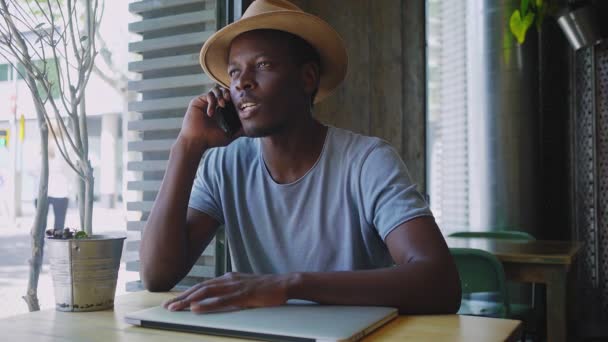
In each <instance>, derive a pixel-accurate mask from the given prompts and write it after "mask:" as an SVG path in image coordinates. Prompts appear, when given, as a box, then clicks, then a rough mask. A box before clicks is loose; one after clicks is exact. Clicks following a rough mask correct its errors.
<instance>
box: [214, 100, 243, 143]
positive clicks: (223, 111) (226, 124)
mask: <svg viewBox="0 0 608 342" xmlns="http://www.w3.org/2000/svg"><path fill="white" fill-rule="evenodd" d="M213 116H214V117H215V119H216V121H217V124H218V125H219V126H220V128H221V129H222V130H223V131H224V132H226V134H228V136H233V135H234V134H235V133H236V132H238V131H239V130H240V129H241V120H240V119H239V114H238V113H237V112H236V108H234V104H233V103H232V102H226V107H220V106H217V107H216V108H215V114H214V115H213Z"/></svg>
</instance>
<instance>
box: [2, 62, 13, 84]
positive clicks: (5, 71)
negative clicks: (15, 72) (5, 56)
mask: <svg viewBox="0 0 608 342" xmlns="http://www.w3.org/2000/svg"><path fill="white" fill-rule="evenodd" d="M10 68H11V66H10V65H9V64H0V82H3V81H8V80H10V77H9V76H10V75H9V71H10Z"/></svg>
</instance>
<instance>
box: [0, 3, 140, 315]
mask: <svg viewBox="0 0 608 342" xmlns="http://www.w3.org/2000/svg"><path fill="white" fill-rule="evenodd" d="M8 3H9V5H10V6H13V8H14V6H16V5H15V3H14V2H11V1H8ZM24 3H25V2H22V3H21V4H24ZM57 3H59V4H61V3H64V2H63V1H61V0H59V1H57ZM84 3H85V0H82V1H80V2H79V4H84ZM100 3H102V4H103V12H104V13H103V17H102V19H101V21H100V23H99V30H98V33H99V34H98V35H99V37H98V40H97V44H98V49H99V51H100V54H101V55H103V57H99V58H97V59H96V61H95V67H94V70H93V72H92V73H91V77H90V80H89V82H88V84H87V87H86V92H85V93H84V98H85V99H86V102H85V103H86V110H85V112H86V122H87V125H88V159H89V160H90V164H91V166H92V168H93V176H94V179H95V183H94V189H93V198H94V201H93V208H94V209H93V215H92V227H93V232H94V234H108V235H122V236H127V229H126V221H127V216H128V212H127V210H126V205H124V203H125V201H126V199H127V198H129V192H128V191H126V182H127V181H128V180H129V176H128V174H127V172H126V171H125V168H124V167H123V165H124V164H125V161H126V160H127V159H126V158H127V155H128V153H127V152H126V141H125V139H123V136H126V134H125V133H124V132H126V121H127V120H126V116H127V110H126V103H127V101H126V98H127V97H128V93H127V90H126V81H127V80H128V79H129V77H131V75H130V74H129V73H128V72H127V64H128V61H129V58H130V55H129V52H128V43H129V40H130V39H131V35H130V34H129V32H128V23H129V22H130V21H132V20H133V19H132V17H131V14H130V13H129V10H128V5H129V1H113V0H106V1H103V2H102V1H101V0H100ZM3 22H4V21H3ZM4 23H6V22H4ZM34 26H35V25H34ZM0 28H1V29H5V27H1V26H0ZM19 30H23V31H22V33H24V36H26V37H27V36H28V35H30V36H33V34H34V32H33V30H32V26H29V27H28V26H23V25H22V26H20V27H19ZM2 33H6V31H2ZM34 37H35V36H34ZM32 41H33V40H32ZM0 44H3V43H2V42H0ZM7 51H8V49H7V48H6V46H4V47H2V46H0V52H4V53H3V54H0V301H1V303H2V305H0V318H3V317H8V316H12V315H17V314H22V313H26V312H28V305H27V304H26V302H25V300H24V299H23V298H22V297H23V296H24V295H25V294H26V292H27V288H28V287H27V285H28V278H29V276H30V265H29V261H30V259H31V258H32V249H33V247H32V238H31V235H30V234H31V230H32V227H33V226H34V218H35V212H36V206H37V200H38V199H37V194H38V185H39V179H40V174H41V146H42V144H41V141H40V128H39V122H38V120H37V118H36V117H37V116H36V107H35V105H34V101H33V100H32V96H31V89H30V88H28V86H27V84H26V81H25V80H24V76H25V74H24V69H23V65H22V64H20V62H19V61H18V60H17V59H15V58H11V56H10V54H8V53H7ZM51 96H52V97H53V98H55V96H57V94H52V95H51ZM56 100H57V101H58V102H59V98H57V99H56ZM47 106H49V104H48V103H47ZM61 116H62V117H64V120H65V121H66V122H67V121H68V120H67V119H65V118H66V117H67V114H65V113H63V114H61ZM50 119H51V120H54V121H53V122H54V123H55V124H56V123H57V117H51V118H50ZM48 144H49V149H48V153H49V180H48V182H49V183H48V196H49V198H50V199H51V200H50V201H49V202H50V203H51V205H50V206H49V210H48V215H47V222H46V225H45V227H46V229H52V228H53V227H54V226H55V225H56V222H57V223H58V225H59V226H63V227H70V228H74V229H80V226H81V224H80V217H79V209H78V184H77V183H78V176H77V175H76V174H75V173H74V172H73V170H72V169H71V167H70V165H68V163H67V162H66V161H65V160H64V158H62V155H61V153H60V152H61V151H60V150H59V149H58V148H57V146H56V144H55V141H54V139H53V137H52V135H51V133H49V143H48ZM56 216H57V217H56ZM136 233H137V234H139V233H138V232H136ZM125 249H126V243H125V246H124V247H123V256H122V260H121V266H120V271H119V276H118V283H117V286H116V295H120V294H123V293H125V292H126V283H127V282H131V281H134V280H137V279H138V278H139V275H138V274H137V272H127V271H126V270H125V260H126V259H125V254H126V253H125V252H124V250H125ZM37 288H38V299H39V301H40V309H41V310H45V309H54V308H55V299H54V293H53V292H54V290H53V283H52V279H51V274H50V270H49V260H48V255H47V253H46V251H44V252H43V264H42V269H41V272H40V278H39V281H38V287H37Z"/></svg>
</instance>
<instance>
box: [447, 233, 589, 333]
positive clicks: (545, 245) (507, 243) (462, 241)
mask: <svg viewBox="0 0 608 342" xmlns="http://www.w3.org/2000/svg"><path fill="white" fill-rule="evenodd" d="M446 241H447V243H448V246H449V247H468V248H477V249H482V250H484V251H487V252H490V253H492V254H494V255H496V256H497V257H498V259H500V261H501V262H502V264H503V266H504V269H505V275H506V277H507V279H509V280H513V281H519V282H528V283H542V284H545V285H546V286H547V292H546V296H547V340H548V341H556V342H559V341H566V340H567V337H568V335H567V328H566V326H567V322H566V316H567V311H566V303H567V294H566V287H567V277H568V271H569V270H570V266H571V265H572V263H573V261H574V257H575V255H576V253H577V252H578V250H579V249H580V248H581V243H579V242H569V241H542V240H537V241H517V240H497V239H491V238H447V239H446Z"/></svg>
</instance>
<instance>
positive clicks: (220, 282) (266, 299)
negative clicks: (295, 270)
mask: <svg viewBox="0 0 608 342" xmlns="http://www.w3.org/2000/svg"><path fill="white" fill-rule="evenodd" d="M288 279H289V277H288V276H286V275H252V274H244V273H226V274H225V275H223V276H221V277H218V278H215V279H211V280H208V281H205V282H202V283H200V284H197V285H194V286H193V287H191V288H189V289H188V290H186V291H185V292H184V293H182V294H181V295H179V296H177V297H175V298H173V299H170V300H168V301H166V302H165V303H164V304H163V307H165V308H166V309H169V310H171V311H178V310H183V309H185V308H188V307H190V311H192V312H195V313H204V312H212V311H225V310H238V309H246V308H255V307H264V306H278V305H282V304H285V302H287V285H288V281H289V280H288Z"/></svg>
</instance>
